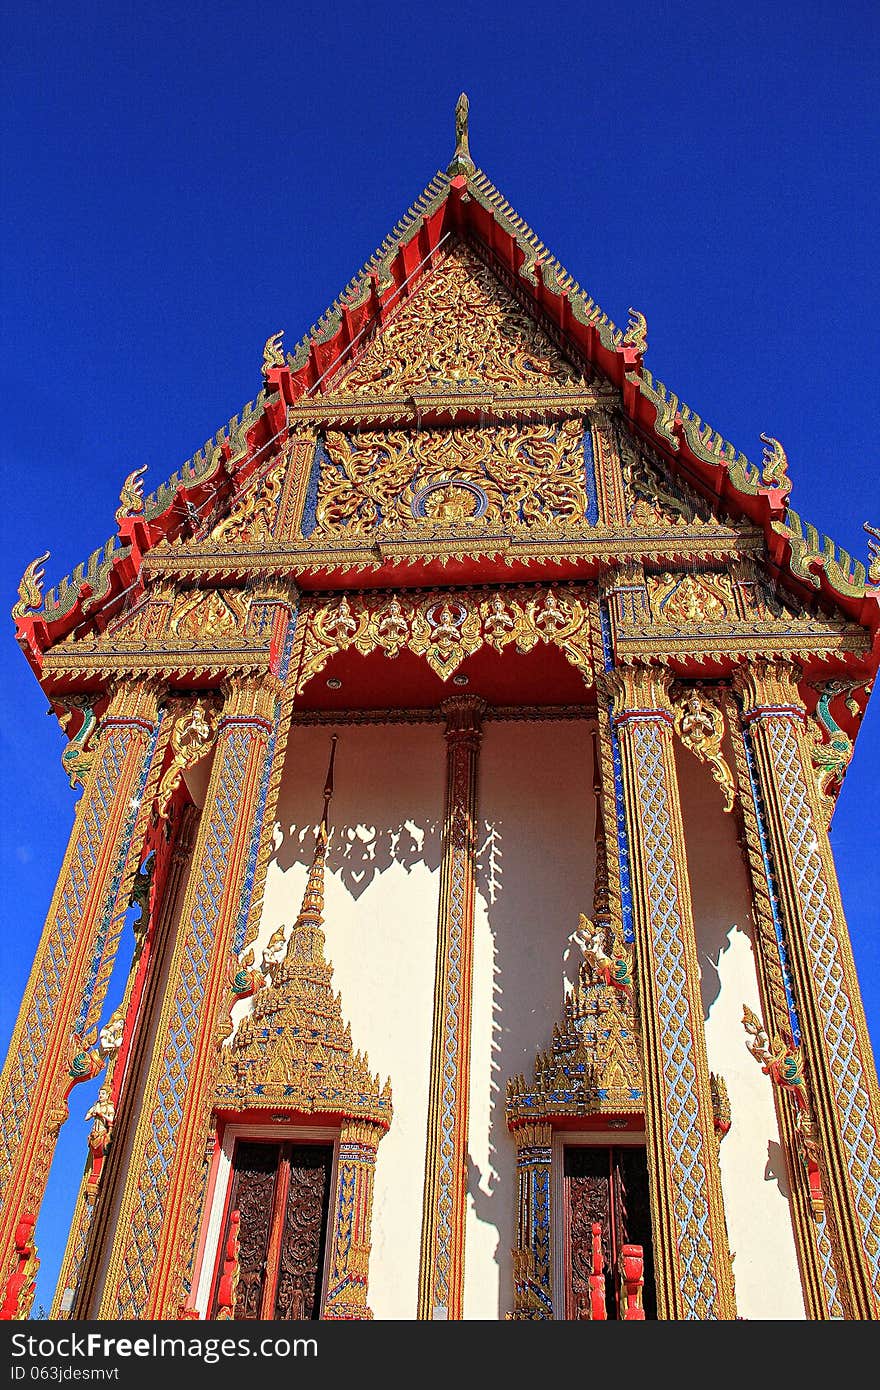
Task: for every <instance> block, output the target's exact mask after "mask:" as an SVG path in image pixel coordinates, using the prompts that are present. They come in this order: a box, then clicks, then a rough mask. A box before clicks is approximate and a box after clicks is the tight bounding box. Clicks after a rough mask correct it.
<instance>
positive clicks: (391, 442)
mask: <svg viewBox="0 0 880 1390" xmlns="http://www.w3.org/2000/svg"><path fill="white" fill-rule="evenodd" d="M588 430H589V426H588V425H587V424H586V423H585V422H584V421H583V420H578V419H574V420H563V421H561V422H556V423H554V424H552V425H546V424H529V425H496V426H493V427H491V428H480V427H478V426H464V427H461V428H453V429H423V430H416V429H412V430H406V429H402V430H384V431H364V432H358V433H357V434H353V435H352V434H344V433H341V432H339V431H334V430H331V431H328V432H327V434H326V435H325V437H324V440H323V447H322V450H321V469H320V479H319V486H318V502H317V509H316V527H315V530H314V531H313V532H312V535H311V538H310V539H311V540H313V541H321V540H327V541H329V540H331V539H332V538H334V537H349V536H357V537H377V538H381V537H382V536H388V535H395V534H397V533H399V532H401V531H416V532H419V531H421V532H424V533H425V535H433V534H434V533H435V532H436V531H438V530H443V529H444V528H445V529H446V530H449V529H456V528H458V530H459V531H460V530H461V529H464V530H465V531H466V530H468V529H470V530H488V531H495V532H497V531H504V532H505V533H509V532H513V533H515V532H524V533H529V532H532V531H534V530H535V529H536V528H538V529H541V528H544V529H546V530H548V531H551V532H553V531H563V532H564V531H567V530H569V529H571V528H572V527H581V526H584V525H585V524H586V522H585V518H586V514H587V508H588V498H587V492H586V484H585V469H586V467H587V466H588V465H587V463H586V461H585V457H584V454H585V439H584V435H585V431H588ZM589 466H590V467H592V462H590V464H589Z"/></svg>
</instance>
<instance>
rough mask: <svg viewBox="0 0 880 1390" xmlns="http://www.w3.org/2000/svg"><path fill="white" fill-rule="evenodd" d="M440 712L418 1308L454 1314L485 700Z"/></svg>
mask: <svg viewBox="0 0 880 1390" xmlns="http://www.w3.org/2000/svg"><path fill="white" fill-rule="evenodd" d="M442 709H443V713H444V714H445V716H446V806H445V811H444V819H443V865H442V869H441V875H440V912H439V920H438V926H437V968H436V973H435V980H434V1031H433V1037H432V1041H431V1077H430V1087H429V1094H428V1144H427V1150H426V1156H425V1191H424V1199H423V1202H424V1205H423V1209H422V1250H421V1261H420V1266H419V1302H418V1316H419V1317H420V1318H426V1319H443V1318H448V1319H450V1320H452V1319H460V1318H461V1316H462V1305H463V1299H464V1243H465V1215H466V1209H467V1187H466V1179H467V1144H468V1092H469V1088H470V1055H471V1002H472V1000H471V995H472V987H473V937H474V870H475V859H476V821H477V763H478V757H479V748H480V740H481V737H482V731H481V720H482V716H483V710H484V709H485V704H484V702H483V701H482V700H480V699H478V698H477V697H476V696H473V695H458V696H453V697H452V698H451V699H449V700H445V701H444V703H443V706H442Z"/></svg>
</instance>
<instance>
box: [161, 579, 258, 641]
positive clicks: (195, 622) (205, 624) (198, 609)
mask: <svg viewBox="0 0 880 1390" xmlns="http://www.w3.org/2000/svg"><path fill="white" fill-rule="evenodd" d="M246 607H247V604H246V600H245V599H244V596H243V595H242V594H240V593H236V592H235V591H234V590H231V589H227V590H222V589H208V590H205V591H202V590H196V591H195V592H194V593H190V594H181V595H180V596H179V598H178V599H177V601H176V602H175V605H174V608H173V610H172V613H171V632H172V634H173V636H175V637H181V638H188V639H189V640H190V641H192V642H199V641H204V640H206V639H208V640H211V641H214V640H216V639H217V638H218V637H219V638H223V637H229V636H231V635H232V633H234V632H240V631H241V630H242V629H243V628H244V620H245V613H246Z"/></svg>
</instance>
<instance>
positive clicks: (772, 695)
mask: <svg viewBox="0 0 880 1390" xmlns="http://www.w3.org/2000/svg"><path fill="white" fill-rule="evenodd" d="M802 675H803V672H802V670H801V668H800V667H799V666H798V665H797V664H796V663H795V662H793V661H753V662H750V663H749V665H748V666H739V667H738V668H737V670H736V671H735V672H734V675H733V688H734V690H735V691H736V693H737V694H738V695H739V697H740V699H741V700H742V703H743V714H744V716H745V718H746V719H747V720H748V719H753V718H755V717H757V716H758V715H761V714H789V715H797V716H798V717H799V718H801V719H802V718H803V716H804V714H805V713H806V707H805V705H804V702H803V700H802V698H801V695H800V691H799V690H798V681H799V680H800V679H801V677H802Z"/></svg>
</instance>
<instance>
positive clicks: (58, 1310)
mask: <svg viewBox="0 0 880 1390" xmlns="http://www.w3.org/2000/svg"><path fill="white" fill-rule="evenodd" d="M198 818H199V812H198V810H197V808H196V807H195V806H194V805H192V803H190V804H188V805H186V806H184V808H183V810H182V812H181V813H180V814H179V815H178V816H176V817H175V818H174V820H173V822H172V825H171V840H170V842H169V844H170V856H169V859H170V862H169V865H168V873H167V877H166V879H165V885H164V891H163V892H162V895H161V898H159V899H157V901H156V902H155V903H154V904H153V910H154V911H155V913H156V915H157V921H156V923H155V926H153V925H152V924H149V923H148V921H147V919H148V917H149V915H150V907H149V904H148V903H146V904H145V905H144V914H145V920H144V922H143V924H139V925H142V929H143V930H144V931H145V933H146V935H147V936H148V937H150V938H151V944H150V946H149V950H150V962H149V967H148V970H147V975H146V979H145V980H144V988H143V993H142V994H141V997H140V1003H139V1007H138V1010H137V1014H136V1016H135V1019H134V1021H133V1027H132V1041H131V1044H130V1048H131V1050H130V1052H129V1055H128V1056H127V1057H126V1058H125V1059H124V1061H123V1071H124V1073H125V1074H127V1075H131V1076H134V1077H139V1076H140V1075H141V1069H142V1064H143V1054H144V1049H145V1046H146V1038H145V1034H146V1032H147V1031H148V1029H147V1027H146V1026H145V1025H146V1024H147V1023H148V1021H149V1019H150V1018H151V1017H152V1016H153V1009H154V1007H155V999H156V994H157V990H158V988H159V984H160V978H161V972H162V963H163V961H164V960H165V956H166V952H167V949H168V938H169V935H170V932H171V928H172V923H173V920H174V916H175V908H176V906H177V905H178V901H179V899H178V894H179V892H180V891H181V882H182V879H183V876H184V871H185V868H186V866H187V865H188V864H189V856H190V851H191V850H192V846H193V839H194V834H195V831H194V825H195V823H197V822H198ZM142 944H143V945H144V947H145V949H146V941H144V942H142ZM138 955H139V951H136V952H135V957H134V960H133V962H132V968H131V973H130V976H129V980H128V984H127V986H126V991H125V996H124V998H123V1002H122V1004H121V1005H120V1007H121V1008H122V1010H123V1012H124V1014H125V1016H126V1017H127V1015H128V1012H129V1009H130V1007H131V1004H130V1000H131V990H132V986H133V984H134V982H135V979H136V977H137V970H138V965H137V961H138ZM118 1066H119V1056H118V1055H117V1056H116V1058H115V1060H114V1075H113V1079H114V1090H116V1091H117V1092H118V1095H117V1107H116V1113H115V1117H114V1122H113V1138H112V1142H111V1143H110V1145H109V1148H108V1150H107V1156H106V1158H105V1161H104V1165H103V1170H102V1172H101V1177H100V1182H99V1185H98V1189H97V1191H95V1190H94V1189H93V1187H92V1185H91V1184H90V1182H89V1166H90V1165H88V1166H87V1167H86V1170H85V1172H84V1174H83V1178H82V1181H81V1183H80V1191H79V1198H78V1201H77V1208H76V1212H75V1214H74V1219H73V1221H72V1222H71V1226H70V1231H69V1233H68V1237H67V1248H66V1250H65V1252H64V1259H63V1260H62V1263H61V1272H60V1274H59V1276H58V1283H57V1285H56V1288H55V1297H54V1299H53V1301H52V1306H51V1307H50V1309H49V1317H50V1319H58V1320H62V1321H63V1320H64V1319H66V1318H77V1317H79V1309H80V1308H88V1306H89V1302H88V1300H89V1298H90V1296H91V1292H92V1290H93V1287H94V1281H95V1278H96V1276H97V1273H98V1269H97V1266H98V1265H99V1264H100V1257H101V1249H102V1245H103V1241H104V1240H105V1238H106V1233H107V1225H108V1221H109V1219H110V1213H111V1212H112V1210H113V1208H114V1205H115V1201H116V1192H117V1188H118V1186H119V1184H120V1182H121V1183H124V1182H125V1178H126V1171H127V1170H126V1167H125V1162H124V1158H125V1136H126V1135H127V1134H128V1132H129V1129H130V1125H131V1117H132V1113H133V1112H134V1111H135V1110H136V1107H137V1102H138V1094H137V1087H136V1086H128V1087H126V1086H124V1085H123V1086H122V1087H121V1089H120V1088H119V1087H117V1086H116V1085H115V1080H116V1068H117V1067H118ZM84 1145H85V1136H84Z"/></svg>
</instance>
